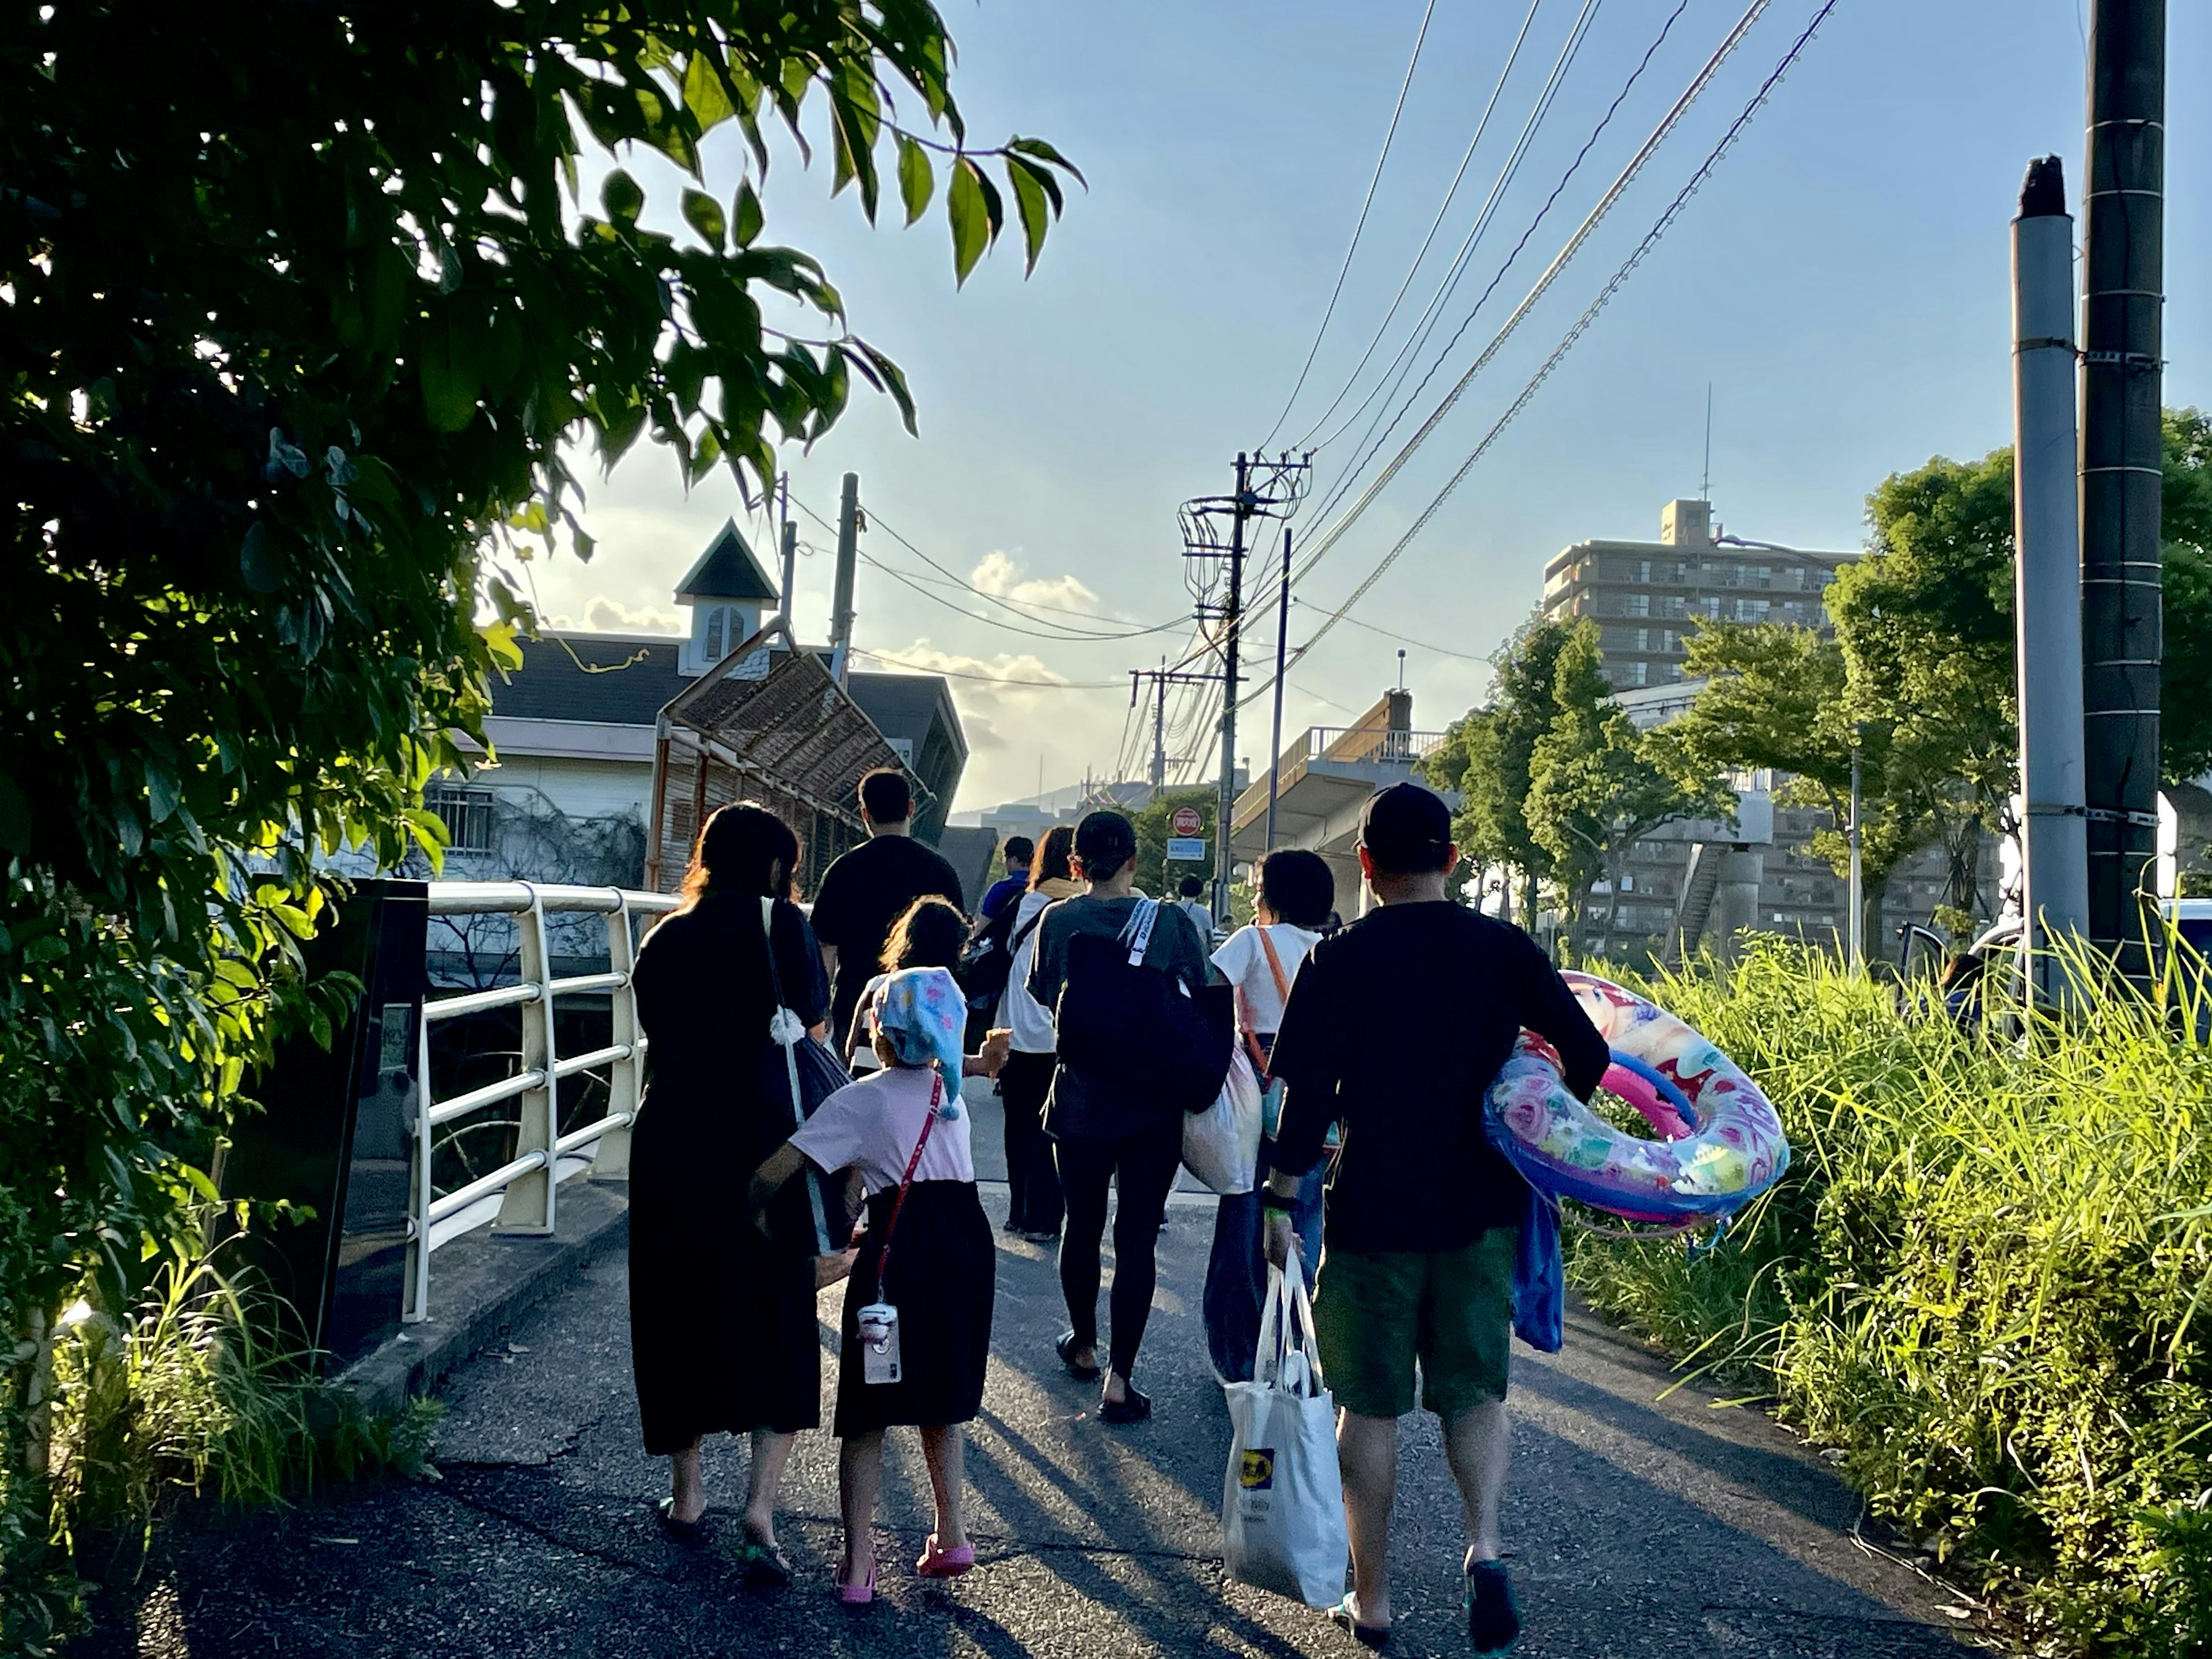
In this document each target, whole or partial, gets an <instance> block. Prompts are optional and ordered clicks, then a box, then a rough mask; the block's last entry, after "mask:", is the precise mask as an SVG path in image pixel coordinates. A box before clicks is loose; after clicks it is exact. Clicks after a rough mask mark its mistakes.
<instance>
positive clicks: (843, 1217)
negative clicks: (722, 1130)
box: [761, 898, 856, 1255]
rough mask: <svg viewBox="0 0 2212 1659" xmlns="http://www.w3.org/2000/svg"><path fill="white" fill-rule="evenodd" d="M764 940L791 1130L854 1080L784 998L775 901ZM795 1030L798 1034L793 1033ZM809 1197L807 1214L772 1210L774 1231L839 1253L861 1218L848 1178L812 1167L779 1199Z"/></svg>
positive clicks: (776, 1095) (767, 910)
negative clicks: (778, 958) (855, 1205)
mask: <svg viewBox="0 0 2212 1659" xmlns="http://www.w3.org/2000/svg"><path fill="white" fill-rule="evenodd" d="M761 937H762V938H763V939H764V940H765V941H766V942H767V945H768V976H769V984H770V985H771V986H772V987H774V988H775V1018H773V1019H772V1020H771V1021H770V1022H769V1053H768V1076H767V1079H766V1081H767V1085H768V1096H769V1099H771V1100H775V1101H780V1102H781V1103H783V1104H784V1105H785V1106H786V1107H787V1109H789V1110H790V1113H791V1127H793V1129H797V1128H799V1127H800V1126H801V1125H803V1124H804V1123H805V1121H806V1120H807V1119H808V1118H810V1117H812V1116H813V1115H814V1112H815V1109H816V1108H817V1107H818V1106H820V1105H821V1104H822V1103H823V1101H825V1100H827V1099H829V1097H830V1096H831V1095H833V1094H835V1093H836V1092H837V1091H838V1090H840V1089H842V1088H843V1087H844V1086H845V1085H847V1084H848V1083H850V1082H851V1081H852V1080H853V1074H852V1073H850V1072H848V1071H847V1070H846V1069H845V1068H844V1066H842V1065H840V1064H839V1063H838V1060H837V1056H836V1055H835V1054H831V1053H830V1052H829V1049H828V1048H824V1047H823V1045H822V1044H821V1043H819V1042H816V1041H815V1040H814V1038H813V1037H812V1036H810V1035H809V1034H808V1033H807V1030H806V1028H805V1026H804V1025H803V1024H800V1022H799V1016H798V1015H797V1014H796V1013H794V1012H792V1008H791V1005H790V1004H789V1003H788V1002H787V1001H786V1000H784V994H783V975H782V973H781V970H780V969H778V968H777V966H776V961H775V900H774V899H767V898H764V899H763V900H762V901H761ZM794 1030H795V1031H796V1036H791V1035H790V1034H791V1033H792V1032H793V1031H794ZM793 1193H798V1194H801V1195H802V1196H803V1197H804V1199H805V1209H804V1211H803V1212H797V1213H793V1214H789V1215H787V1214H785V1213H783V1212H781V1210H779V1209H777V1208H775V1207H774V1206H771V1209H770V1212H769V1213H770V1216H771V1222H770V1227H769V1231H771V1233H773V1234H774V1236H775V1237H776V1238H778V1239H780V1240H787V1241H791V1242H793V1243H798V1242H799V1241H806V1248H807V1249H808V1250H809V1252H810V1253H811V1254H812V1255H838V1254H840V1253H841V1252H842V1251H843V1250H845V1249H848V1247H849V1246H850V1245H851V1244H852V1242H853V1225H854V1221H855V1219H856V1215H855V1212H854V1207H853V1205H852V1202H851V1199H850V1190H849V1184H848V1182H847V1181H846V1179H845V1178H844V1176H842V1175H840V1176H825V1175H823V1173H822V1172H821V1171H820V1170H817V1169H816V1168H814V1166H813V1165H812V1164H809V1165H807V1168H806V1174H805V1180H803V1181H795V1182H790V1183H789V1184H788V1185H787V1186H786V1187H785V1188H784V1190H783V1192H782V1193H781V1194H778V1195H777V1196H778V1198H779V1199H780V1200H782V1201H783V1202H784V1203H786V1204H790V1205H793V1207H794V1209H795V1208H796V1200H793V1199H791V1198H790V1197H788V1196H787V1195H788V1194H793Z"/></svg>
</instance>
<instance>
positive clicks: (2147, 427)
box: [2081, 0, 2166, 980]
mask: <svg viewBox="0 0 2212 1659" xmlns="http://www.w3.org/2000/svg"><path fill="white" fill-rule="evenodd" d="M2088 150H2089V158H2088V159H2089V165H2088V173H2087V189H2086V191H2085V192H2084V195H2083V197H2082V221H2083V233H2082V234H2083V241H2084V243H2085V246H2086V250H2087V253H2086V258H2085V262H2084V263H2085V265H2086V267H2087V293H2086V295H2085V302H2084V306H2083V310H2082V323H2083V327H2082V352H2081V655H2082V721H2083V736H2084V742H2085V749H2086V761H2087V764H2086V767H2085V769H2084V779H2083V782H2084V786H2085V787H2084V790H2083V793H2084V795H2085V796H2086V798H2087V809H2086V811H2085V817H2087V829H2088V868H2089V938H2090V940H2091V942H2092V943H2093V945H2096V946H2098V947H2099V948H2100V950H2103V951H2106V952H2107V953H2109V954H2110V955H2111V956H2112V957H2113V959H2114V960H2115V962H2117V963H2118V965H2119V968H2120V970H2121V971H2122V972H2123V973H2124V974H2126V975H2129V976H2130V978H2134V979H2137V980H2142V979H2147V978H2148V975H2149V974H2150V970H2151V963H2150V961H2149V956H2148V950H2147V948H2146V939H2147V937H2148V928H2147V927H2146V926H2145V915H2144V909H2143V901H2144V898H2145V896H2146V895H2145V894H2144V892H2143V889H2144V886H2145V877H2146V873H2147V872H2148V868H2149V867H2150V866H2151V865H2152V860H2154V857H2155V856H2156V854H2157V846H2158V783H2159V732H2158V708H2159V689H2160V665H2161V659H2162V657H2163V638H2162V632H2161V625H2160V554H2159V493H2160V487H2161V485H2162V483H2163V480H2164V468H2163V446H2162V442H2161V436H2160V389H2161V385H2162V379H2163V377H2162V375H2161V373H2160V359H2159V352H2160V339H2161V328H2160V321H2161V319H2160V311H2161V309H2162V307H2164V304H2165V292H2164V266H2165V258H2164V238H2165V206H2166V199H2165V192H2166V0H2094V3H2093V22H2092V25H2091V34H2090V39H2089V132H2088Z"/></svg>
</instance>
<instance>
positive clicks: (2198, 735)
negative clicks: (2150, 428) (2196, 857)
mask: <svg viewBox="0 0 2212 1659" xmlns="http://www.w3.org/2000/svg"><path fill="white" fill-rule="evenodd" d="M2161 495H2162V501H2161V506H2160V537H2161V538H2162V540H2163V541H2164V544H2165V546H2164V553H2163V556H2164V562H2165V567H2166V571H2165V578H2166V580H2165V589H2166V591H2165V605H2166V628H2165V635H2166V660H2165V665H2164V666H2165V678H2164V684H2163V688H2162V690H2161V691H2160V696H2159V728H2158V729H2159V754H2160V763H2161V765H2162V767H2163V769H2164V770H2165V773H2166V781H2168V782H2184V781H2188V780H2191V779H2193V778H2200V777H2202V776H2203V775H2204V774H2205V773H2207V772H2208V771H2212V419H2207V418H2206V416H2205V415H2204V413H2203V410H2196V409H2169V410H2166V482H2165V488H2164V489H2163V490H2162V491H2161Z"/></svg>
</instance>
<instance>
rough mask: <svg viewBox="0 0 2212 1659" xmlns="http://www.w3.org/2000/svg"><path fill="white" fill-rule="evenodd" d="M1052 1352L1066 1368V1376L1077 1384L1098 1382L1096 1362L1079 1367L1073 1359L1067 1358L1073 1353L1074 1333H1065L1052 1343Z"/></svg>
mask: <svg viewBox="0 0 2212 1659" xmlns="http://www.w3.org/2000/svg"><path fill="white" fill-rule="evenodd" d="M1052 1351H1053V1352H1054V1353H1056V1354H1058V1355H1059V1356H1060V1364H1063V1365H1065V1366H1066V1367H1067V1374H1068V1375H1069V1376H1072V1377H1073V1378H1074V1379H1075V1380H1076V1381H1077V1382H1079V1383H1096V1382H1097V1380H1098V1362H1097V1361H1096V1360H1093V1361H1091V1364H1088V1365H1079V1364H1076V1363H1075V1361H1074V1360H1073V1359H1072V1358H1069V1356H1070V1355H1071V1354H1073V1352H1075V1333H1074V1332H1073V1331H1069V1332H1066V1334H1063V1335H1062V1336H1061V1337H1060V1340H1058V1341H1056V1342H1054V1344H1053V1345H1052Z"/></svg>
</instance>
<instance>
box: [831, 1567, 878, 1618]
mask: <svg viewBox="0 0 2212 1659" xmlns="http://www.w3.org/2000/svg"><path fill="white" fill-rule="evenodd" d="M852 1570H853V1564H852V1561H851V1559H849V1558H848V1559H842V1560H840V1561H839V1562H838V1563H837V1600H838V1601H840V1602H842V1604H843V1605H845V1606H846V1607H866V1606H867V1605H868V1603H869V1602H871V1601H874V1600H875V1599H876V1568H875V1564H874V1563H873V1562H870V1563H869V1564H868V1577H867V1582H866V1583H860V1584H848V1583H846V1582H845V1575H846V1574H847V1573H848V1572H850V1571H852Z"/></svg>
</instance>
